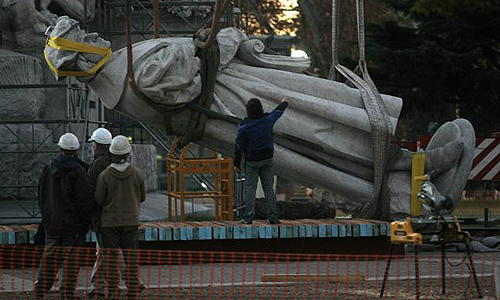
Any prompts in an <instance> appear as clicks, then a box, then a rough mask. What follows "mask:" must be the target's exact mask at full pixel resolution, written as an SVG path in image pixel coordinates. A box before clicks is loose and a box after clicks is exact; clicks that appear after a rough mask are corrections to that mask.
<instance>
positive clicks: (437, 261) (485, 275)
mask: <svg viewBox="0 0 500 300" xmlns="http://www.w3.org/2000/svg"><path fill="white" fill-rule="evenodd" d="M360 246H361V245H360ZM103 251H107V250H106V249H104V250H103ZM42 252H43V248H40V247H35V246H30V245H14V246H0V299H9V300H11V299H35V298H34V293H33V288H34V283H35V281H36V280H37V277H38V276H39V272H40V271H41V272H42V274H43V275H44V276H45V277H44V278H45V279H46V278H47V277H50V276H53V277H57V279H56V280H55V281H56V284H55V287H54V288H53V289H52V291H51V292H50V293H49V294H48V296H47V298H46V299H66V298H62V296H61V298H60V295H61V293H60V292H59V291H58V287H59V286H61V283H63V284H62V286H67V285H68V284H70V283H71V280H72V279H71V278H76V280H77V283H76V294H77V295H78V296H79V298H80V299H95V298H93V297H90V296H89V295H88V294H87V291H88V290H89V288H90V287H91V276H92V269H93V265H94V263H95V260H96V249H95V248H91V247H85V248H57V249H55V251H54V259H53V260H49V261H48V263H46V264H44V265H43V267H41V268H40V260H41V254H42ZM104 253H106V252H103V253H102V254H104ZM111 254H113V253H106V254H104V257H107V260H108V261H107V262H108V263H107V264H106V259H104V260H103V261H104V265H103V269H102V271H101V274H98V275H97V280H96V282H102V283H97V284H96V285H97V287H104V285H106V284H105V283H103V282H104V281H103V280H99V279H106V280H107V281H108V282H114V281H115V280H116V281H118V280H120V278H121V282H120V290H121V297H122V298H120V299H125V297H126V296H132V299H357V300H361V299H379V296H380V291H381V286H382V281H383V278H384V272H385V270H386V265H387V261H388V259H389V256H374V255H363V256H357V255H325V254H287V253H248V252H206V251H170V250H150V249H140V250H124V251H123V255H121V254H119V253H118V252H115V253H114V255H111ZM106 255H108V256H106ZM110 255H111V256H110ZM441 258H442V256H441V253H440V252H421V253H420V254H419V255H418V260H417V266H418V270H419V271H418V272H419V275H420V276H419V280H418V281H417V280H416V278H415V266H416V263H415V254H414V253H409V254H407V255H396V256H392V257H391V265H390V268H389V272H388V276H387V282H386V285H385V293H384V295H383V299H416V297H417V294H418V296H419V297H420V299H437V298H439V299H477V298H478V290H477V289H476V285H475V282H474V280H473V278H472V273H471V268H470V265H468V264H467V261H468V260H467V259H465V258H466V253H456V252H447V253H446V255H445V257H444V258H445V260H444V262H445V282H444V283H445V290H444V292H445V294H444V295H442V291H443V289H442V283H443V282H442V281H441V280H442V274H441V270H442V264H441V263H442V260H441ZM499 258H500V254H498V253H495V252H493V253H474V254H473V260H474V266H475V272H476V275H477V279H478V286H479V290H480V292H481V294H482V296H483V297H485V298H484V299H495V296H498V295H495V294H496V293H498V292H497V291H496V289H498V288H500V287H496V286H495V272H497V273H498V272H500V259H499ZM123 259H125V261H126V262H132V263H129V264H128V266H125V264H124V263H123ZM134 261H136V262H137V263H136V264H134V263H133V262H134ZM58 265H62V269H61V270H59V273H57V272H56V271H55V269H54V268H55V267H56V266H58ZM76 265H79V266H80V270H79V272H78V274H76V273H75V272H76V269H77V268H74V266H76ZM134 265H135V266H136V268H134V267H131V266H134ZM71 272H74V273H71ZM132 274H138V277H139V281H140V282H141V283H142V284H143V285H144V287H145V289H144V290H143V291H141V292H140V294H138V295H137V294H128V293H127V291H128V290H127V288H126V287H125V286H126V284H125V281H127V282H131V283H133V278H134V277H133V276H132ZM76 275H77V276H76ZM496 276H497V277H498V276H500V274H497V275H496ZM65 280H66V281H65ZM497 282H500V278H497ZM417 283H418V289H417ZM130 285H132V284H129V286H130ZM141 289H142V288H141ZM101 299H108V298H107V297H105V298H101ZM127 299H131V297H128V298H127Z"/></svg>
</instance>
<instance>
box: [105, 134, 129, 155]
mask: <svg viewBox="0 0 500 300" xmlns="http://www.w3.org/2000/svg"><path fill="white" fill-rule="evenodd" d="M130 150H132V147H131V146H130V142H129V141H128V139H127V137H125V136H123V135H117V136H115V137H114V138H113V140H112V141H111V146H110V147H109V152H111V153H113V154H115V155H124V154H127V153H129V152H130Z"/></svg>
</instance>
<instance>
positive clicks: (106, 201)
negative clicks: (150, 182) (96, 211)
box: [95, 135, 146, 299]
mask: <svg viewBox="0 0 500 300" xmlns="http://www.w3.org/2000/svg"><path fill="white" fill-rule="evenodd" d="M131 150H132V147H131V146H130V142H129V141H128V139H127V138H126V137H125V136H123V135H118V136H116V137H114V138H113V140H112V142H111V145H110V147H109V152H111V160H112V163H111V165H110V166H109V167H108V168H107V169H106V170H104V171H103V172H102V173H101V175H99V178H98V180H97V188H96V191H95V199H96V202H97V203H98V205H100V206H101V207H102V213H101V228H100V230H99V232H98V234H97V239H98V242H99V245H100V246H101V247H102V254H101V255H102V256H103V268H104V270H106V272H105V278H106V284H107V289H108V291H109V294H108V296H109V297H110V298H116V299H118V298H119V289H118V284H119V277H118V272H117V269H118V266H117V263H116V262H117V261H118V259H119V255H120V250H122V252H123V256H124V258H125V265H126V270H125V272H123V275H124V277H125V282H126V285H127V289H128V292H127V293H128V296H131V297H134V296H137V295H138V294H139V293H140V292H141V291H142V290H143V289H144V285H142V284H141V283H140V280H139V272H138V271H139V270H138V267H139V266H138V256H137V252H136V251H135V250H134V249H137V248H138V247H139V236H138V227H139V225H140V224H141V223H140V221H139V212H140V204H141V203H142V202H144V200H145V199H146V189H145V185H144V177H143V176H142V174H141V172H140V171H139V170H138V169H137V168H135V167H134V166H132V165H131V164H130V163H129V162H127V157H128V155H129V153H130V151H131Z"/></svg>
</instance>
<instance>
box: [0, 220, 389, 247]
mask: <svg viewBox="0 0 500 300" xmlns="http://www.w3.org/2000/svg"><path fill="white" fill-rule="evenodd" d="M36 229H37V225H5V226H0V245H14V244H33V243H34V235H35V232H36ZM389 235H390V231H389V223H387V222H382V221H377V220H364V219H320V220H312V219H302V220H282V221H281V224H277V225H270V224H269V223H268V222H267V221H265V220H256V221H254V222H253V224H252V225H244V224H242V223H240V222H233V221H221V222H215V221H206V222H184V223H173V222H144V223H143V224H142V225H141V226H140V230H139V239H140V241H146V242H162V241H173V242H175V241H210V240H211V241H223V240H247V241H249V240H280V239H293V238H299V239H327V238H349V237H364V238H370V237H387V236H389ZM95 240H96V236H95V233H93V232H92V233H89V234H87V242H94V241H95Z"/></svg>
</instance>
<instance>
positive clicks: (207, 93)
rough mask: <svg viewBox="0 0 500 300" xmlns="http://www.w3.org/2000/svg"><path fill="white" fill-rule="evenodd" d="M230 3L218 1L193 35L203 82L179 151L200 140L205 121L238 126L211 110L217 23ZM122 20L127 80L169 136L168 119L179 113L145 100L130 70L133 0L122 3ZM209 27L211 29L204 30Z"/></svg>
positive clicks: (155, 9) (216, 63)
mask: <svg viewBox="0 0 500 300" xmlns="http://www.w3.org/2000/svg"><path fill="white" fill-rule="evenodd" d="M158 1H159V0H153V18H154V36H155V38H159V37H160V32H159V19H160V17H159V4H158ZM230 3H231V0H217V1H216V3H215V12H214V14H213V16H212V17H211V18H210V19H208V20H207V22H205V23H204V24H203V25H202V27H201V28H200V29H199V30H198V31H197V33H196V34H195V35H194V40H193V43H194V45H195V46H196V48H197V51H196V55H197V56H198V57H199V58H200V62H201V68H200V76H201V82H202V91H201V94H200V95H199V96H198V97H197V98H196V99H195V100H193V101H192V102H191V103H189V104H188V105H186V106H185V108H191V109H192V113H191V117H190V119H189V123H188V125H187V127H186V130H185V133H184V135H183V136H182V137H180V141H179V143H178V146H179V147H183V146H185V145H187V144H188V143H189V142H192V141H198V140H200V139H201V138H202V137H203V134H204V132H205V125H206V122H207V120H208V117H211V118H215V119H220V120H225V121H228V122H231V123H238V122H239V120H240V119H238V118H235V117H232V116H226V115H223V114H220V113H218V112H215V111H211V110H210V107H211V105H212V103H213V100H214V86H215V80H216V76H217V71H218V68H219V60H220V58H219V46H218V44H217V41H216V36H217V33H218V32H219V27H220V19H221V17H222V15H223V13H224V11H225V10H226V8H227V6H228V5H229V4H230ZM125 19H126V36H127V37H126V40H127V78H128V83H129V85H130V88H131V89H132V91H133V92H134V93H135V94H136V95H137V96H138V97H140V98H141V99H143V100H145V101H146V102H147V103H148V104H149V105H150V106H152V107H153V108H154V109H155V110H157V111H159V112H161V113H162V114H163V117H164V123H165V128H166V130H167V132H172V122H171V119H170V116H171V115H172V113H178V112H179V111H178V110H175V111H174V112H169V111H168V107H166V106H165V105H161V104H160V103H156V102H154V101H152V100H151V99H148V98H147V97H144V95H142V93H141V92H140V91H139V89H138V87H137V84H136V82H135V78H134V69H133V61H134V60H133V49H132V33H131V27H132V0H125ZM208 23H211V28H205V27H206V25H207V24H208Z"/></svg>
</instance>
